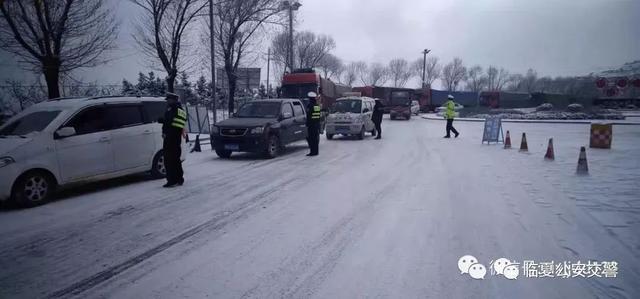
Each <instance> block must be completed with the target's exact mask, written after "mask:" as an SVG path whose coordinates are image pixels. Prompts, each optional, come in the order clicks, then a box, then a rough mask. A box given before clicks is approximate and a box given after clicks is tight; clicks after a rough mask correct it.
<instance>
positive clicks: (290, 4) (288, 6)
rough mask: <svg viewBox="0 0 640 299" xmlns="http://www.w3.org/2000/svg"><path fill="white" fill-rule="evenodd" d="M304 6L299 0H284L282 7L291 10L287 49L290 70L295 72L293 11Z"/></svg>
mask: <svg viewBox="0 0 640 299" xmlns="http://www.w3.org/2000/svg"><path fill="white" fill-rule="evenodd" d="M300 6H302V4H300V2H298V1H295V0H294V1H282V7H283V8H284V9H287V10H289V47H288V48H289V49H288V51H287V56H288V57H287V63H288V64H289V71H290V72H292V73H293V11H294V10H298V9H299V8H300Z"/></svg>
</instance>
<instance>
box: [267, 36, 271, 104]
mask: <svg viewBox="0 0 640 299" xmlns="http://www.w3.org/2000/svg"><path fill="white" fill-rule="evenodd" d="M270 64H271V48H269V49H267V99H270V98H271V94H270V93H269V90H270V88H269V73H270V72H271V70H270V69H269V66H270Z"/></svg>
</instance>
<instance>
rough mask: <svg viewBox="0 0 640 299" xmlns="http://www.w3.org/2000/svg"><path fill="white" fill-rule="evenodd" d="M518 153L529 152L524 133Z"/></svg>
mask: <svg viewBox="0 0 640 299" xmlns="http://www.w3.org/2000/svg"><path fill="white" fill-rule="evenodd" d="M520 151H521V152H528V151H529V146H527V134H526V133H522V142H520Z"/></svg>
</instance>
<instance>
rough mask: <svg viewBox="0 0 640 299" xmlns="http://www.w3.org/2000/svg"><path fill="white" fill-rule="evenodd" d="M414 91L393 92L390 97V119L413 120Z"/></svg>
mask: <svg viewBox="0 0 640 299" xmlns="http://www.w3.org/2000/svg"><path fill="white" fill-rule="evenodd" d="M412 96H413V90H412V89H408V90H401V89H396V90H392V91H391V93H390V95H389V105H387V107H389V117H390V118H391V119H396V118H404V119H406V120H410V119H411V98H412Z"/></svg>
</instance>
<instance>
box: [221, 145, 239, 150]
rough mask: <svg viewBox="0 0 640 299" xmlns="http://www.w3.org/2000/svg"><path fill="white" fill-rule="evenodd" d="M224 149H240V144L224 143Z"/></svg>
mask: <svg viewBox="0 0 640 299" xmlns="http://www.w3.org/2000/svg"><path fill="white" fill-rule="evenodd" d="M224 149H226V150H230V151H237V150H239V149H240V146H239V145H237V144H225V145H224Z"/></svg>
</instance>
